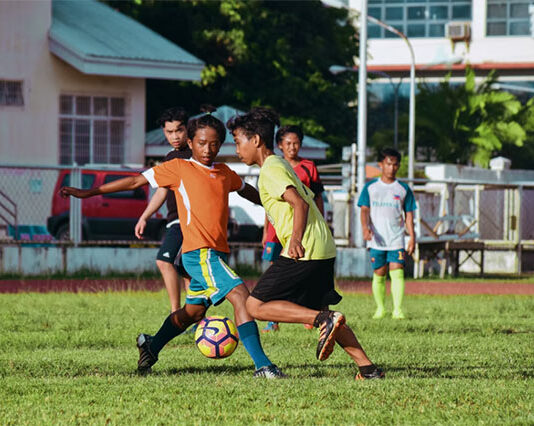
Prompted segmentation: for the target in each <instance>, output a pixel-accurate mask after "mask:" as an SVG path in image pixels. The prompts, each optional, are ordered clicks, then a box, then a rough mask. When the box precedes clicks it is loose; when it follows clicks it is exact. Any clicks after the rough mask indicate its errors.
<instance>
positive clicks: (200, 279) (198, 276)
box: [182, 248, 243, 307]
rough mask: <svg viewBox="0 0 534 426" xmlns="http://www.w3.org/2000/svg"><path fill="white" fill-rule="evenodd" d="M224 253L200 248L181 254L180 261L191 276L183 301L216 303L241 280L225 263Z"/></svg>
mask: <svg viewBox="0 0 534 426" xmlns="http://www.w3.org/2000/svg"><path fill="white" fill-rule="evenodd" d="M227 261H228V255H227V254H226V253H223V252H220V251H217V250H213V249H209V248H201V249H198V250H193V251H190V252H187V253H184V254H182V262H183V264H184V268H185V270H186V271H187V273H188V274H189V275H190V276H191V284H190V285H189V289H188V290H187V296H186V300H185V303H188V304H190V305H204V306H206V307H209V306H210V305H212V304H213V305H218V304H219V303H222V302H223V301H224V298H225V297H226V295H227V294H228V293H230V292H231V291H232V289H234V288H235V287H237V286H238V285H240V284H243V280H242V279H241V278H239V276H238V275H237V274H236V273H235V272H234V271H233V270H232V269H231V268H230V267H229V266H228V265H227V263H226V262H227Z"/></svg>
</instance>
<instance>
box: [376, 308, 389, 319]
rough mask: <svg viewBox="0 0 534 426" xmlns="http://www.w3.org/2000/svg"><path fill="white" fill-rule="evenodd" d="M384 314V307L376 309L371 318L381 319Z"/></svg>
mask: <svg viewBox="0 0 534 426" xmlns="http://www.w3.org/2000/svg"><path fill="white" fill-rule="evenodd" d="M385 316H386V311H385V310H384V309H377V310H376V312H375V314H374V315H373V319H382V318H384V317H385Z"/></svg>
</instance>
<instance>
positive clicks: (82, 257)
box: [0, 245, 372, 277]
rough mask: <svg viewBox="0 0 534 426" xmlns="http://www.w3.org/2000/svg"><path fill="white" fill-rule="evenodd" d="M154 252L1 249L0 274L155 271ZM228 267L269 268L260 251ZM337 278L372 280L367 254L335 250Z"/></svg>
mask: <svg viewBox="0 0 534 426" xmlns="http://www.w3.org/2000/svg"><path fill="white" fill-rule="evenodd" d="M157 251H158V249H157V248H122V247H121V248H116V247H56V246H48V247H46V246H45V247H34V246H30V245H24V246H16V245H10V246H0V273H13V274H21V275H46V274H52V273H67V274H72V273H75V272H77V271H81V270H91V271H100V272H101V273H102V274H105V273H110V272H132V273H142V272H145V271H157V268H156V262H155V260H156V254H157ZM228 263H229V264H230V266H231V267H235V266H236V265H238V264H239V265H249V266H251V267H253V268H255V269H257V270H263V271H264V270H266V269H267V268H268V267H269V262H264V261H262V260H261V250H260V249H258V248H248V247H247V248H240V249H236V250H233V251H232V253H231V255H230V257H229V262H228ZM336 276H338V277H366V276H367V277H370V276H372V270H371V265H370V261H369V257H368V254H367V250H365V249H350V248H340V249H338V257H337V261H336Z"/></svg>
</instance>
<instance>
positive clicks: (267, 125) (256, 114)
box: [226, 107, 280, 149]
mask: <svg viewBox="0 0 534 426" xmlns="http://www.w3.org/2000/svg"><path fill="white" fill-rule="evenodd" d="M279 125H280V116H279V115H278V113H277V112H276V111H275V110H273V109H271V108H264V107H256V108H252V109H251V110H250V111H249V112H247V113H246V114H243V115H236V116H234V117H232V118H231V119H230V120H228V122H227V123H226V127H228V129H229V130H230V131H231V132H232V133H233V132H234V131H236V130H237V129H240V130H242V131H243V132H244V133H245V135H246V136H247V137H248V138H251V137H252V136H254V135H258V136H259V137H260V139H261V141H262V142H263V143H264V144H265V146H266V147H267V148H268V149H273V148H274V146H273V145H274V129H275V127H276V126H279Z"/></svg>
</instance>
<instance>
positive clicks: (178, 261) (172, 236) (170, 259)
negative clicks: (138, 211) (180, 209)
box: [156, 223, 189, 277]
mask: <svg viewBox="0 0 534 426" xmlns="http://www.w3.org/2000/svg"><path fill="white" fill-rule="evenodd" d="M183 242H184V236H183V235H182V228H180V224H179V223H176V224H174V225H171V226H170V227H169V228H167V232H166V233H165V238H164V239H163V242H162V243H161V246H160V248H159V251H158V254H157V256H156V259H158V260H161V261H163V262H167V263H172V264H174V265H176V268H177V269H178V273H179V274H180V275H181V276H182V277H189V274H188V273H187V272H186V271H185V268H184V265H183V264H182V256H179V257H177V256H178V255H179V254H180V249H181V248H182V243H183Z"/></svg>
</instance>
